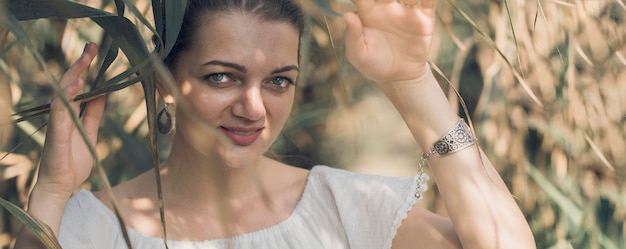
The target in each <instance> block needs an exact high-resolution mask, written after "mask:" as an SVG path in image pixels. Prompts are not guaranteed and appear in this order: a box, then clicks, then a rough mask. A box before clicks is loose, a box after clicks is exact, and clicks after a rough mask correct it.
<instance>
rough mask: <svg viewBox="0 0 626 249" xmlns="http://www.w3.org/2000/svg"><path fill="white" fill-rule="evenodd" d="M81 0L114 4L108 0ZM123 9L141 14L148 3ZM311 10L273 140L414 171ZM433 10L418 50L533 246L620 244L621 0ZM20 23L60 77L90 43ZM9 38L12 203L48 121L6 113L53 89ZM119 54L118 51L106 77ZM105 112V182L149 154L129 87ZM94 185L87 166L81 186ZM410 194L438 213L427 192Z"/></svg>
mask: <svg viewBox="0 0 626 249" xmlns="http://www.w3.org/2000/svg"><path fill="white" fill-rule="evenodd" d="M79 2H81V3H84V4H87V5H90V6H92V7H96V8H100V9H105V10H107V11H110V12H115V7H114V5H113V3H112V1H79ZM330 2H331V5H332V6H333V8H334V9H335V10H337V11H339V12H341V11H346V10H349V9H350V7H349V5H348V4H346V2H347V1H346V0H341V1H340V0H332V1H330ZM1 3H2V1H0V4H1ZM136 6H137V8H138V9H139V10H144V11H145V12H146V13H150V3H149V1H146V0H138V1H137V3H136ZM314 13H315V14H312V16H311V18H310V19H309V21H310V32H309V33H310V35H307V36H305V37H304V44H305V49H306V51H305V53H304V61H303V63H305V65H304V68H305V70H304V71H303V73H302V77H301V79H300V83H299V87H300V91H299V96H298V97H297V100H296V108H295V109H296V110H295V111H294V114H293V117H292V120H291V122H290V123H289V124H288V126H287V127H286V128H285V131H284V134H283V136H281V137H280V138H279V141H278V142H277V143H276V145H275V148H274V151H275V152H276V154H277V155H278V156H280V157H281V158H283V159H285V160H287V161H289V162H292V163H294V164H298V165H301V166H303V167H309V166H311V165H313V164H328V165H333V166H336V167H343V168H349V169H352V170H356V171H363V172H373V173H378V174H387V175H410V174H412V173H414V172H415V170H416V169H415V165H416V160H417V155H418V154H419V153H420V152H418V151H416V147H415V144H414V142H413V141H412V138H411V137H410V135H409V133H408V131H407V129H406V127H404V124H403V123H402V121H401V119H400V118H399V116H398V115H397V114H396V113H395V111H394V110H393V108H392V107H391V105H390V104H389V102H388V101H386V100H385V99H384V97H383V96H382V95H381V93H380V91H378V89H377V88H376V87H375V86H373V85H372V84H371V83H367V82H365V81H364V80H363V79H362V77H361V76H359V75H358V74H357V73H356V72H355V71H354V70H353V69H352V68H350V66H349V65H348V64H347V63H346V62H345V61H344V60H343V59H342V46H343V45H342V37H341V35H342V30H343V25H342V20H341V19H340V18H337V17H323V16H321V15H319V14H318V12H314ZM127 16H128V18H129V19H131V20H133V21H135V22H136V23H139V22H138V21H137V20H136V18H134V17H133V16H132V15H127ZM146 16H150V14H146ZM438 18H439V20H438V31H437V39H436V41H435V44H434V46H433V50H432V52H431V58H432V59H433V62H434V64H436V65H437V66H438V67H439V68H440V69H441V71H442V72H443V73H444V75H445V77H447V78H448V79H449V80H450V81H451V84H452V85H454V86H456V87H457V88H458V89H459V90H460V92H461V95H462V96H463V98H464V99H465V100H466V102H467V105H468V107H469V109H470V115H471V117H472V119H473V121H474V125H475V128H476V132H477V135H478V137H479V141H480V143H481V144H482V146H483V148H484V149H485V151H486V153H487V154H488V156H489V157H490V158H491V160H492V161H493V162H494V164H495V165H497V167H498V169H499V171H500V173H501V175H502V176H503V178H504V179H505V181H506V182H507V184H508V186H509V187H510V188H511V190H512V192H513V194H514V195H515V196H516V197H517V198H518V203H519V205H520V207H521V208H522V210H523V212H524V213H525V215H526V217H527V219H528V221H529V223H530V224H531V227H532V229H533V232H534V234H535V237H536V240H537V246H538V248H626V242H625V241H624V233H625V232H626V231H625V229H624V228H625V227H624V226H626V223H625V222H626V197H624V196H626V195H625V194H624V192H626V186H625V184H624V173H623V172H624V170H625V168H626V125H625V122H626V58H625V57H626V5H625V4H624V1H622V0H611V1H609V0H587V1H575V0H562V1H560V0H537V1H526V0H509V1H478V0H469V1H455V0H447V1H446V0H441V1H440V3H439V9H438ZM472 23H475V25H476V26H475V27H476V28H477V29H474V27H473V25H472ZM23 26H24V28H25V29H27V32H28V33H29V34H30V39H31V41H32V42H33V43H34V44H35V46H36V47H37V48H38V49H39V52H40V53H41V54H42V55H43V56H44V58H45V59H46V63H47V66H48V67H49V68H50V69H51V70H52V71H53V72H54V73H55V75H56V76H57V77H58V76H59V75H60V74H61V72H63V71H64V70H65V69H67V68H68V65H69V64H70V63H72V61H73V60H74V59H75V58H77V57H78V55H79V54H80V52H81V51H82V47H83V44H84V43H85V42H86V41H95V42H100V41H101V40H102V32H101V29H100V28H99V27H98V26H96V25H95V24H94V23H93V22H92V21H90V20H89V19H74V20H69V21H65V20H38V21H29V22H24V23H23ZM138 27H139V28H140V30H141V31H142V32H143V34H145V37H149V31H148V30H146V29H145V28H144V27H143V26H141V25H138ZM513 31H514V32H513ZM483 35H484V36H483ZM15 40H16V39H15V37H14V36H13V35H12V34H7V32H6V31H5V30H4V29H0V45H1V46H0V122H1V123H2V126H0V145H4V146H2V147H0V151H7V150H10V149H12V148H14V147H16V146H18V145H20V146H19V147H17V149H16V150H15V151H13V152H12V153H10V154H9V155H8V156H7V157H6V158H4V159H3V160H2V161H0V197H2V198H4V199H7V200H9V201H11V202H13V203H16V204H17V205H20V206H22V205H24V202H25V201H26V196H27V192H28V189H29V187H30V184H31V182H32V180H33V176H34V174H35V170H36V165H37V163H38V160H39V156H40V151H41V146H42V141H43V136H44V134H45V133H44V132H43V131H41V132H38V133H35V134H34V135H32V136H31V134H33V132H34V130H35V129H36V128H37V127H39V126H40V125H41V124H43V122H44V121H45V118H37V119H33V120H30V121H28V122H22V123H20V124H19V125H16V126H13V125H8V124H7V123H9V122H10V121H9V120H10V117H9V116H8V115H9V114H10V113H12V112H14V111H19V110H23V109H25V108H28V107H32V106H35V105H38V104H44V103H46V102H48V101H49V100H50V96H51V94H52V90H51V88H50V86H49V80H48V79H47V77H46V76H45V74H44V73H43V72H42V70H41V67H40V66H38V65H37V63H36V62H35V60H34V59H33V58H32V56H30V54H29V53H28V52H27V50H26V49H25V48H24V46H23V45H21V44H19V42H15ZM489 41H493V43H491V42H489ZM496 48H497V49H496ZM498 51H500V52H501V53H502V54H500V53H499V52H498ZM503 56H504V57H503ZM504 58H506V60H505V59H504ZM507 61H508V62H507ZM509 63H510V64H509ZM127 67H128V66H127V63H126V62H125V61H124V60H123V59H121V58H120V59H118V60H117V61H116V62H115V63H114V64H113V66H112V69H110V71H109V74H108V75H114V74H116V73H119V72H122V71H123V70H125V69H126V68H127ZM514 72H516V73H518V74H519V75H520V76H521V77H520V78H522V79H524V80H523V82H524V83H522V82H521V81H520V78H516V77H515V73H514ZM93 75H95V72H94V73H92V76H93ZM440 82H442V85H443V87H444V89H449V87H448V85H447V83H445V80H444V79H443V77H442V78H441V80H440ZM524 84H526V86H527V87H525V86H524ZM529 92H532V93H533V94H535V95H536V100H533V98H532V97H531V94H529ZM449 93H450V94H449V96H450V99H451V103H453V105H454V106H457V104H456V97H455V96H454V94H452V92H451V91H449ZM105 115H106V117H105V120H104V121H103V124H102V128H101V131H100V142H99V144H98V145H97V151H98V155H99V157H101V158H102V160H103V165H104V166H105V168H106V169H107V173H108V175H109V178H110V179H111V182H112V183H113V184H115V183H117V182H120V181H124V180H126V179H128V178H130V177H132V176H134V175H137V174H138V173H139V172H142V171H144V170H146V169H148V168H150V167H151V166H150V152H149V149H148V146H147V140H148V138H147V134H148V128H147V124H146V121H145V117H146V109H145V102H144V101H143V92H142V90H141V87H140V86H139V85H134V86H131V87H128V88H126V89H123V90H121V91H119V92H115V93H111V94H109V96H108V100H107V108H106V113H105ZM460 115H464V114H462V113H461V114H460ZM167 139H168V138H167V137H165V138H162V139H161V144H162V145H166V144H167ZM162 148H163V149H162V151H163V152H164V151H166V150H167V148H166V146H162ZM3 154H4V153H3ZM294 155H297V156H294ZM97 186H99V185H98V179H97V178H96V177H94V178H93V180H91V181H89V182H88V183H86V184H85V186H84V187H85V188H88V189H92V188H97ZM476 201H482V200H476ZM423 205H424V206H426V207H428V208H429V209H431V210H434V211H436V212H439V213H444V214H445V210H444V207H443V204H442V203H441V200H440V199H439V198H438V197H437V193H436V190H434V191H429V195H428V196H427V198H426V199H425V201H423ZM0 221H1V222H0V224H1V226H0V247H2V248H8V247H9V245H10V244H11V241H12V239H13V236H14V235H15V233H16V231H17V230H18V228H19V227H20V226H21V223H20V222H18V221H17V220H15V219H14V217H12V216H11V215H10V214H8V213H7V212H6V211H5V210H4V209H2V212H1V213H0Z"/></svg>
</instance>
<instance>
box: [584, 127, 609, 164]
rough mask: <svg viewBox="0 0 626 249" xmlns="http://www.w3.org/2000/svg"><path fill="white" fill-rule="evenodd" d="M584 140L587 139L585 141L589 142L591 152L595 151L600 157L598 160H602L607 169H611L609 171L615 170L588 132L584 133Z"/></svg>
mask: <svg viewBox="0 0 626 249" xmlns="http://www.w3.org/2000/svg"><path fill="white" fill-rule="evenodd" d="M585 141H587V143H588V144H589V146H590V147H591V149H592V150H593V152H594V153H596V155H597V156H598V158H600V161H602V163H603V164H604V166H606V167H607V168H608V169H609V170H611V172H615V167H613V165H612V164H611V163H610V162H609V160H608V159H606V157H605V156H604V153H602V151H601V150H600V148H598V146H597V145H596V144H595V143H594V142H593V140H591V137H589V135H588V134H585Z"/></svg>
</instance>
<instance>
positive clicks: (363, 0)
mask: <svg viewBox="0 0 626 249" xmlns="http://www.w3.org/2000/svg"><path fill="white" fill-rule="evenodd" d="M352 3H354V5H355V6H356V11H357V13H364V12H367V11H368V10H370V9H371V8H372V7H373V6H374V4H375V3H376V0H352Z"/></svg>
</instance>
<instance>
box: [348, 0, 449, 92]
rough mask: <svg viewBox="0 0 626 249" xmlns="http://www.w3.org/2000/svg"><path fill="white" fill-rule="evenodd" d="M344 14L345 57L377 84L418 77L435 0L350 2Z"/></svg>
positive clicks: (428, 42) (425, 55) (429, 37)
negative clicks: (350, 7)
mask: <svg viewBox="0 0 626 249" xmlns="http://www.w3.org/2000/svg"><path fill="white" fill-rule="evenodd" d="M353 2H354V4H355V5H356V7H357V13H356V14H354V13H347V14H345V15H344V19H345V21H346V25H347V27H346V31H345V40H346V41H345V42H346V57H347V58H348V60H349V61H350V63H352V65H353V66H354V67H356V68H357V69H358V70H359V71H360V72H361V73H362V74H363V75H364V76H365V77H367V78H368V79H370V80H373V81H376V82H377V83H379V84H384V83H386V82H393V81H402V80H412V79H416V78H419V77H420V76H422V75H423V74H424V73H425V70H426V68H427V66H426V65H427V58H428V52H429V50H430V45H431V42H432V36H433V32H434V26H435V6H436V4H437V1H436V0H353Z"/></svg>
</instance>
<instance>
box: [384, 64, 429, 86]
mask: <svg viewBox="0 0 626 249" xmlns="http://www.w3.org/2000/svg"><path fill="white" fill-rule="evenodd" d="M431 79H432V81H435V82H436V80H435V78H434V76H433V74H432V71H431V70H430V66H428V63H425V64H424V65H423V66H421V67H418V68H415V69H414V70H412V72H411V75H407V76H405V77H398V78H397V79H395V80H387V81H376V83H377V84H378V85H379V86H380V87H381V88H385V87H395V86H400V87H402V86H412V85H420V84H422V83H424V82H428V81H431Z"/></svg>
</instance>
